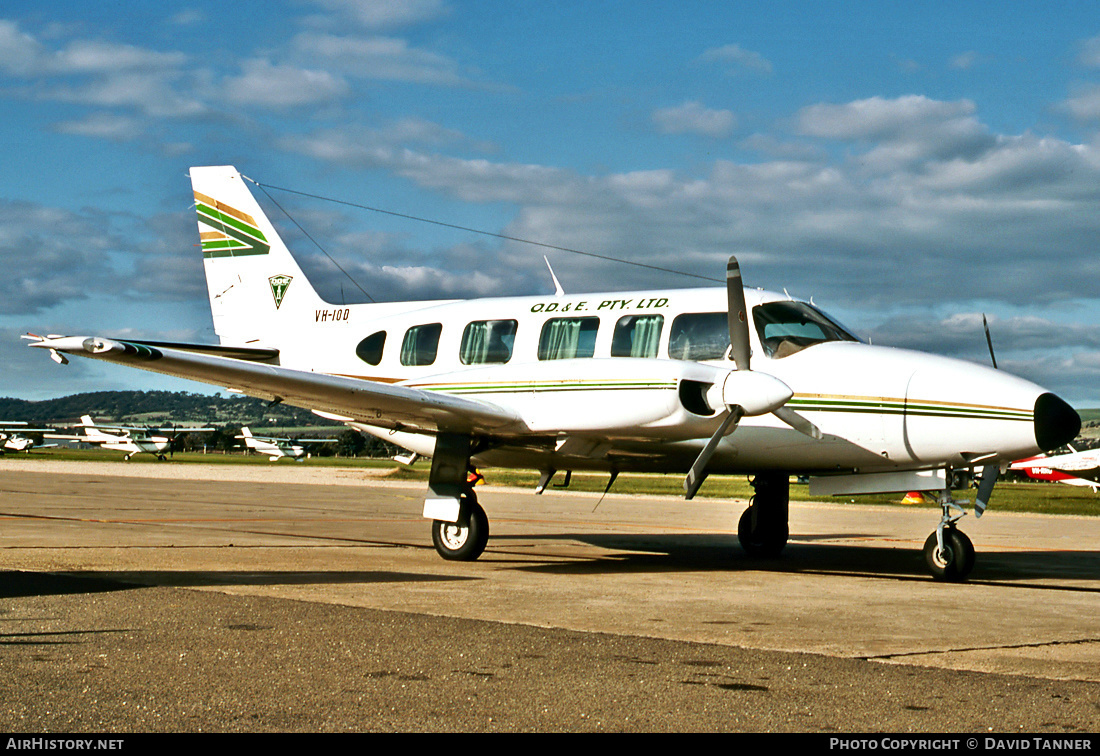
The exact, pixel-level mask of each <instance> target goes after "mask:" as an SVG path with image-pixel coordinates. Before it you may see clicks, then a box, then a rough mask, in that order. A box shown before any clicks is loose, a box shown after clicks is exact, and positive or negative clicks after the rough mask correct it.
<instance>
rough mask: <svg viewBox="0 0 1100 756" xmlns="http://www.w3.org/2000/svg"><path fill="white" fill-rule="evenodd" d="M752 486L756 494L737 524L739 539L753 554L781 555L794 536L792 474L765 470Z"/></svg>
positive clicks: (762, 555)
mask: <svg viewBox="0 0 1100 756" xmlns="http://www.w3.org/2000/svg"><path fill="white" fill-rule="evenodd" d="M752 487H753V490H755V491H756V493H755V495H754V496H753V497H752V499H751V500H750V502H749V508H748V509H746V510H745V511H744V512H743V513H742V515H741V519H740V520H739V521H738V523H737V539H738V540H739V541H740V542H741V548H743V549H744V550H745V553H746V554H748V555H749V556H751V557H760V558H771V557H777V556H779V554H780V552H782V551H783V549H784V548H785V547H786V545H787V539H788V538H789V537H790V526H789V525H788V508H789V504H790V490H791V481H790V477H789V476H787V475H785V474H780V473H764V474H761V475H757V476H756V477H755V478H753V480H752Z"/></svg>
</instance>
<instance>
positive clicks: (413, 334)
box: [401, 323, 443, 365]
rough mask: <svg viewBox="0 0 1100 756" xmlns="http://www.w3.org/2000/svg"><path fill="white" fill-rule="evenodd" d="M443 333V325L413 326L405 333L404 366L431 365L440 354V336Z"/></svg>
mask: <svg viewBox="0 0 1100 756" xmlns="http://www.w3.org/2000/svg"><path fill="white" fill-rule="evenodd" d="M442 331H443V325H442V324H441V323H429V324H427V325H418V326H413V327H412V328H410V329H409V330H407V331H405V338H404V340H403V341H402V342H401V364H402V365H431V364H432V363H434V362H435V358H436V354H437V353H438V352H439V334H440V333H442Z"/></svg>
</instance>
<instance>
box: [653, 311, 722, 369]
mask: <svg viewBox="0 0 1100 756" xmlns="http://www.w3.org/2000/svg"><path fill="white" fill-rule="evenodd" d="M729 348H730V327H729V317H728V316H727V315H726V313H724V312H697V313H686V314H684V315H680V316H679V317H678V318H676V319H675V320H673V321H672V330H671V331H670V332H669V337H668V356H669V357H671V358H672V359H674V360H693V361H696V362H699V361H702V360H720V359H722V358H723V357H725V356H726V352H728V351H729Z"/></svg>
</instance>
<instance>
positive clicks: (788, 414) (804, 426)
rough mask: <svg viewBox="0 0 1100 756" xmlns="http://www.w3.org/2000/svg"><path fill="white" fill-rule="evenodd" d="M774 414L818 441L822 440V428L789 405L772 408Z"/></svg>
mask: <svg viewBox="0 0 1100 756" xmlns="http://www.w3.org/2000/svg"><path fill="white" fill-rule="evenodd" d="M772 414H773V415H775V416H776V417H778V418H779V419H780V420H782V421H783V422H785V423H786V424H787V425H789V426H791V427H792V428H794V429H795V430H796V431H798V432H799V433H802V434H804V435H807V436H809V437H810V438H812V439H814V440H816V441H820V440H821V429H820V428H818V427H817V426H816V425H814V424H813V423H811V422H810V421H809V420H807V419H806V418H804V417H802V415H800V414H798V413H797V412H795V411H794V410H793V409H790V408H789V407H780V408H779V409H775V410H772Z"/></svg>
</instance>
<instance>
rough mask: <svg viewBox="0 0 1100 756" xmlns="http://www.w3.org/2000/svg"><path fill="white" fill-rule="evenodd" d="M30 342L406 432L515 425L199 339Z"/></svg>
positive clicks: (476, 406)
mask: <svg viewBox="0 0 1100 756" xmlns="http://www.w3.org/2000/svg"><path fill="white" fill-rule="evenodd" d="M37 338H38V340H37V341H32V343H31V346H33V347H39V348H41V349H48V350H50V351H51V353H54V354H63V355H65V354H67V355H79V356H81V357H90V358H92V359H97V360H103V361H105V362H114V363H118V364H123V365H128V366H130V367H136V368H141V369H143V370H149V371H151V372H154V373H163V374H165V375H171V376H175V377H178V378H189V379H191V380H194V381H201V382H202V383H209V384H212V385H215V386H223V387H225V388H227V389H228V390H230V391H237V392H240V393H242V394H247V395H248V396H254V397H258V398H261V399H265V400H268V401H276V400H278V401H282V402H284V403H286V404H289V405H292V406H295V407H303V408H305V409H311V410H321V411H323V412H327V413H331V414H335V415H339V416H341V417H342V418H346V419H347V420H353V421H357V422H361V423H363V424H365V425H373V426H378V427H382V428H394V429H399V430H406V431H413V432H417V431H419V432H428V433H434V432H436V431H444V432H452V433H492V432H508V431H510V430H513V431H521V430H523V428H524V424H523V421H522V420H521V419H520V417H519V416H518V415H517V414H515V413H514V412H512V411H511V410H507V409H504V408H502V407H499V406H497V405H494V404H490V403H489V402H484V401H479V400H476V399H467V398H464V397H459V396H451V395H448V394H442V393H438V392H429V391H424V390H421V389H415V388H410V387H407V386H396V385H391V384H385V383H378V382H375V381H369V380H365V379H360V378H349V377H345V376H337V375H325V374H323V373H312V372H306V371H302V370H291V369H290V368H285V367H281V366H278V365H269V364H262V363H259V362H255V361H252V360H247V359H238V358H237V357H236V356H226V355H225V354H219V353H216V350H212V349H211V347H209V346H207V345H187V344H171V345H170V346H169V345H165V344H164V343H163V342H143V341H133V340H125V341H123V340H119V339H105V338H101V337H98V336H92V337H84V336H51V337H46V338H42V337H37Z"/></svg>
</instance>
